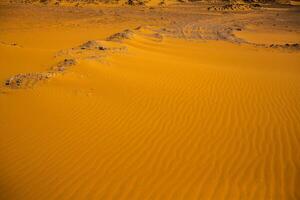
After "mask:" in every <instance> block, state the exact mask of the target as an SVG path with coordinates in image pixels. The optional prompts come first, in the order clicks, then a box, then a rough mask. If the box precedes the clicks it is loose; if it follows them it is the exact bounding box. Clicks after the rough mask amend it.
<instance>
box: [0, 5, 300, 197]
mask: <svg viewBox="0 0 300 200" xmlns="http://www.w3.org/2000/svg"><path fill="white" fill-rule="evenodd" d="M33 9H35V8H33ZM43 9H45V8H43ZM179 10H181V8H179ZM203 10H206V7H205V9H203ZM173 11H174V10H172V11H170V12H171V14H170V15H172V12H173ZM47 12H49V13H48V15H49V17H50V16H56V15H53V12H54V13H56V12H57V11H51V12H50V11H47ZM59 12H62V11H61V10H59ZM82 12H83V11H82ZM89 12H91V13H93V12H94V11H89ZM132 12H139V11H134V10H133V11H132ZM178 12H179V11H178ZM205 12H206V11H205ZM207 12H208V11H207ZM91 13H89V14H87V13H85V14H83V15H87V18H88V17H89V15H90V14H91ZM131 14H132V13H131ZM44 15H47V13H46V12H44ZM66 15H68V14H66ZM110 15H111V13H109V14H108V16H110ZM122 15H124V16H125V17H126V16H127V17H128V18H129V19H128V21H125V22H120V23H117V22H116V23H115V24H114V25H115V26H114V27H113V28H111V29H109V30H106V31H105V33H102V35H101V34H100V35H98V36H97V35H93V34H95V33H96V32H101V30H102V29H103V27H101V26H96V27H94V26H90V25H91V24H92V23H91V24H88V25H87V24H86V21H85V19H80V21H76V20H75V22H76V23H78V24H79V26H78V28H73V27H67V28H66V27H65V26H64V25H65V23H71V24H72V23H75V22H74V21H68V20H67V22H66V21H64V20H62V19H56V20H58V22H60V23H61V24H62V25H61V26H58V27H53V28H51V27H50V28H49V27H48V28H45V27H44V25H45V24H47V23H50V24H51V20H52V19H51V17H50V19H48V20H49V21H50V22H47V23H45V24H40V26H41V27H40V28H39V29H38V30H39V32H40V34H41V35H42V36H43V37H45V38H51V36H52V35H53V32H55V33H56V34H55V37H57V38H61V39H62V38H68V41H65V42H63V43H62V44H59V43H55V44H53V43H51V42H45V43H44V45H41V44H39V43H37V42H36V41H31V42H30V41H29V40H27V38H26V36H24V35H23V36H22V33H23V32H25V34H26V33H27V32H28V30H27V29H25V30H22V29H18V34H20V37H19V38H16V39H15V43H17V44H20V45H21V46H22V47H14V46H10V45H2V46H0V50H1V56H3V58H2V59H0V63H1V66H4V70H3V71H1V73H0V75H1V76H0V78H1V80H3V85H2V86H1V93H0V108H1V117H0V130H1V136H0V141H1V142H0V148H1V151H0V159H1V160H0V161H1V165H0V177H1V182H0V198H1V199H40V200H41V199H163V200H167V199H172V200H173V199H217V200H220V199H226V200H227V199H264V200H265V199H287V200H290V199H299V198H300V193H299V190H298V189H297V188H298V186H299V185H300V176H299V166H300V159H299V158H300V149H299V146H300V139H299V131H300V103H299V102H300V101H299V99H300V90H299V89H300V82H299V80H300V79H299V63H300V52H299V51H298V50H295V51H294V50H293V51H288V52H287V51H285V50H283V49H281V48H266V47H265V46H259V45H255V44H263V43H262V42H261V41H259V40H256V41H251V42H245V41H248V40H247V39H249V38H248V37H246V36H245V37H240V36H242V35H243V33H241V35H238V34H236V35H235V32H234V27H235V26H234V25H232V24H230V23H229V22H228V24H230V25H228V24H226V26H228V27H231V30H230V31H229V32H228V29H225V31H224V32H225V33H224V35H226V36H227V35H228V36H230V37H223V38H222V39H221V38H218V39H216V38H215V35H214V34H215V33H216V32H215V30H218V31H220V30H221V28H220V29H218V28H217V27H216V28H215V27H213V26H210V27H204V28H203V29H201V30H204V31H202V32H201V30H200V28H201V27H202V26H201V24H202V22H201V21H200V22H197V23H196V22H195V21H193V20H192V21H191V24H192V25H190V26H186V25H184V26H181V25H178V26H176V27H177V29H172V30H193V31H192V32H188V31H187V32H186V33H185V34H180V33H179V32H180V31H178V32H177V31H174V32H168V31H167V30H168V28H169V29H170V27H171V28H172V27H173V26H172V25H170V26H168V27H163V26H162V25H161V24H159V26H154V25H153V24H152V23H149V25H144V24H145V23H146V22H144V23H141V25H139V26H137V25H136V24H135V23H134V22H131V18H130V17H129V16H128V15H127V13H125V14H124V13H122ZM129 15H130V14H129ZM253 15H255V14H253ZM21 16H22V15H21ZM137 16H138V15H137ZM15 17H16V16H9V17H7V18H6V19H7V20H10V18H11V20H12V21H14V20H15ZM104 17H106V15H105V16H104ZM172 17H173V16H171V18H172ZM238 17H241V18H242V16H234V19H236V18H238ZM250 18H251V17H250ZM172 19H173V18H172ZM81 20H82V21H83V22H82V21H81ZM182 20H183V21H184V20H186V19H182ZM222 20H224V19H222ZM222 20H220V21H221V22H222ZM145 21H147V19H145ZM228 21H229V17H228ZM148 22H151V20H149V21H148ZM199 24H200V25H199ZM203 24H204V23H203ZM128 25H129V26H128ZM28 26H29V27H30V26H31V25H28ZM87 26H88V27H93V28H91V30H92V32H93V31H94V33H90V32H87V33H86V34H84V31H83V30H84V28H86V27H87ZM103 26H105V27H109V25H108V24H105V25H103ZM220 26H221V27H224V26H225V25H224V24H221V25H220ZM0 27H3V29H4V28H5V27H7V26H6V25H4V24H2V25H1V26H0ZM137 27H138V28H137ZM27 28H28V27H27ZM236 28H237V27H236ZM242 28H243V27H242ZM296 28H297V26H296ZM55 30H56V31H55ZM124 30H127V31H124ZM196 30H200V31H199V32H198V33H199V35H198V36H203V37H202V38H197V37H198V36H197V32H196ZM206 30H208V31H206ZM33 31H34V30H33ZM77 31H79V32H80V33H81V34H80V35H81V36H78V35H77ZM70 33H71V34H70ZM128 33H129V34H128ZM18 34H16V30H15V29H14V28H8V27H7V31H4V30H1V32H0V38H1V39H3V40H5V42H6V43H5V44H7V43H9V42H7V41H11V40H8V39H9V38H12V37H13V36H14V35H18ZM232 34H233V35H232ZM246 34H248V33H246ZM172 35H173V37H172ZM183 35H184V37H182V36H183ZM175 36H177V37H175ZM194 36H195V37H194ZM196 36H197V37H196ZM243 36H244V35H243ZM251 37H254V38H255V37H256V36H255V35H254V36H253V35H251ZM232 38H238V39H237V40H235V39H234V40H233V39H232ZM239 39H242V40H239ZM216 40H219V41H216ZM220 40H221V41H220ZM38 41H39V40H38ZM237 41H241V42H237ZM290 42H291V43H294V42H297V41H294V40H292V41H287V42H285V41H282V42H280V43H278V44H285V43H290ZM10 43H11V42H10ZM273 43H275V44H277V43H276V42H275V41H274V42H273ZM39 45H40V46H42V47H43V48H38V46H39ZM36 56H37V58H36ZM28 57H30V58H32V60H31V59H28ZM8 58H9V59H8ZM17 58H18V59H17ZM63 59H74V60H76V63H73V64H74V65H73V64H72V67H68V68H66V69H65V68H64V70H63V73H62V74H60V76H54V77H52V78H51V79H49V80H47V81H46V82H43V81H42V82H40V84H36V85H34V86H33V87H30V88H28V87H25V88H24V87H21V88H18V87H17V88H10V87H7V85H5V80H7V78H9V77H13V76H14V75H17V74H20V73H39V72H41V73H47V72H48V71H49V70H50V71H51V70H54V71H55V70H58V71H59V69H60V68H58V69H57V68H55V67H57V66H58V67H59V66H60V65H55V63H56V64H57V63H59V61H61V60H63ZM24 64H26V66H28V67H25V66H24ZM6 66H7V67H6ZM8 66H11V67H8ZM51 66H52V67H54V68H51ZM63 67H64V65H63Z"/></svg>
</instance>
